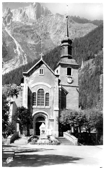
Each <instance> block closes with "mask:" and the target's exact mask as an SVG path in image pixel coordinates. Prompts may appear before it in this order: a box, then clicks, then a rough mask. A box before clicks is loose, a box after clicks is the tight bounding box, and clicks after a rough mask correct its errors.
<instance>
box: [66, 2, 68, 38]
mask: <svg viewBox="0 0 106 170" xmlns="http://www.w3.org/2000/svg"><path fill="white" fill-rule="evenodd" d="M66 22H67V23H66V37H69V30H68V5H67V14H66Z"/></svg>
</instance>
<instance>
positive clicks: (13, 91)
mask: <svg viewBox="0 0 106 170" xmlns="http://www.w3.org/2000/svg"><path fill="white" fill-rule="evenodd" d="M20 90H21V87H19V86H17V85H16V84H6V85H4V86H3V88H2V93H3V94H4V95H5V96H6V97H13V96H16V97H18V94H19V91H20Z"/></svg>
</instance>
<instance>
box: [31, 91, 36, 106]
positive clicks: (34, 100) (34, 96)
mask: <svg viewBox="0 0 106 170" xmlns="http://www.w3.org/2000/svg"><path fill="white" fill-rule="evenodd" d="M32 104H33V105H36V92H34V93H33V94H32Z"/></svg>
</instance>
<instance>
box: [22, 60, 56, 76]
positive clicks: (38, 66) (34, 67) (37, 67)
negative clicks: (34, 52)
mask: <svg viewBox="0 0 106 170" xmlns="http://www.w3.org/2000/svg"><path fill="white" fill-rule="evenodd" d="M42 65H45V66H46V67H47V68H48V69H49V70H50V72H51V73H52V74H53V75H54V76H55V73H54V71H53V70H52V69H51V68H50V67H49V66H48V65H47V64H46V62H45V61H44V60H43V59H42V58H41V59H40V60H39V61H38V62H37V63H36V64H35V65H34V66H33V67H31V68H30V69H29V70H28V71H27V72H23V75H25V76H28V77H29V76H31V75H32V74H33V73H34V72H35V71H36V70H38V69H39V68H40V67H41V66H42ZM41 74H43V73H42V71H41Z"/></svg>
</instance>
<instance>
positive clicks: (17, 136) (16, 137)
mask: <svg viewBox="0 0 106 170" xmlns="http://www.w3.org/2000/svg"><path fill="white" fill-rule="evenodd" d="M19 138H20V137H19V133H18V132H15V133H14V134H13V135H12V137H11V138H10V143H14V141H15V140H17V139H19Z"/></svg>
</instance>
